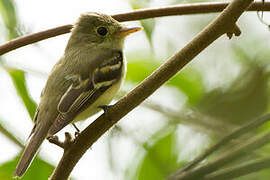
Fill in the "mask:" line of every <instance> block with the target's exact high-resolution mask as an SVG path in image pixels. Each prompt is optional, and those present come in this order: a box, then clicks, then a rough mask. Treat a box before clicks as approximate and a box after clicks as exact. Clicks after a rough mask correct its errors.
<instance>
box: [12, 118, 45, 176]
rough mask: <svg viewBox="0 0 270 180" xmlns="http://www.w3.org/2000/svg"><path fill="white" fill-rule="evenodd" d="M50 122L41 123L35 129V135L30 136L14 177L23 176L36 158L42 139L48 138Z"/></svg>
mask: <svg viewBox="0 0 270 180" xmlns="http://www.w3.org/2000/svg"><path fill="white" fill-rule="evenodd" d="M46 126H48V124H43V123H40V124H38V125H37V127H36V128H35V130H34V133H33V135H32V136H31V137H30V141H29V143H28V144H27V145H26V147H25V149H24V151H23V154H22V156H21V159H20V161H19V163H18V165H17V167H16V170H15V172H14V177H22V176H23V174H24V173H25V171H26V170H27V168H28V167H29V165H30V164H31V162H32V160H33V159H34V157H35V155H36V153H37V151H38V149H39V146H40V145H41V143H42V141H43V140H44V139H45V138H46V136H47V132H48V129H49V126H48V127H46Z"/></svg>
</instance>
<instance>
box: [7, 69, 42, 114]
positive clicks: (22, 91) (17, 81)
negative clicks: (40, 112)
mask: <svg viewBox="0 0 270 180" xmlns="http://www.w3.org/2000/svg"><path fill="white" fill-rule="evenodd" d="M6 70H7V71H8V73H9V75H10V77H11V78H12V81H13V84H14V86H15V88H16V92H17V94H18V95H19V96H20V97H21V99H22V101H23V103H24V105H25V107H26V109H27V111H28V114H29V115H30V117H31V119H33V118H34V115H35V111H36V107H37V105H36V103H35V102H34V100H33V99H32V98H31V97H30V95H29V93H28V90H27V87H26V81H25V73H24V72H23V71H22V70H18V69H13V68H6Z"/></svg>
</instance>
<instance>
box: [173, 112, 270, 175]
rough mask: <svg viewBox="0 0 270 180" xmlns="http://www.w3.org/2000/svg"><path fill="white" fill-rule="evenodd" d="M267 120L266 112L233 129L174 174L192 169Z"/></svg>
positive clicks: (268, 115)
mask: <svg viewBox="0 0 270 180" xmlns="http://www.w3.org/2000/svg"><path fill="white" fill-rule="evenodd" d="M269 120H270V113H269V114H266V115H264V116H261V117H259V118H256V119H254V120H252V121H251V122H249V123H247V124H245V125H243V126H242V127H240V128H238V129H236V130H235V131H233V132H232V133H230V134H229V135H227V136H225V137H224V138H223V139H221V140H220V141H219V142H218V143H217V144H215V145H214V146H212V147H210V148H209V149H207V150H206V151H205V153H203V154H202V155H201V156H199V157H197V158H196V159H194V160H193V161H192V162H191V163H189V164H188V165H187V166H186V167H184V168H182V169H180V171H178V172H177V173H175V175H177V174H181V173H183V172H184V171H188V170H190V169H192V168H193V167H195V166H196V165H198V164H199V163H200V162H202V161H203V160H204V159H206V157H208V156H209V155H211V154H212V153H213V152H215V151H217V150H219V149H220V148H221V147H222V146H224V145H226V144H228V143H229V142H230V141H232V140H233V139H236V138H238V137H240V136H241V135H243V134H245V133H247V132H250V131H252V130H253V129H255V128H257V127H259V126H261V125H263V124H264V123H266V122H268V121H269Z"/></svg>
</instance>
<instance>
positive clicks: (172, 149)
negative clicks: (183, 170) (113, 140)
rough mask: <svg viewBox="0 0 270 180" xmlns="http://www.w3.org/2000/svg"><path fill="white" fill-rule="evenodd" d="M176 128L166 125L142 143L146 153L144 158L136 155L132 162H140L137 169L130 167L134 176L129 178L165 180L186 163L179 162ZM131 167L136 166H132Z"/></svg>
mask: <svg viewBox="0 0 270 180" xmlns="http://www.w3.org/2000/svg"><path fill="white" fill-rule="evenodd" d="M175 130H176V128H175V127H174V128H171V127H170V126H165V127H164V128H162V129H161V130H159V131H158V132H156V133H155V134H154V135H153V136H152V137H151V138H149V139H148V141H147V142H145V143H144V144H143V145H142V147H143V149H144V150H145V154H144V156H143V157H142V159H138V158H137V156H136V157H134V158H135V159H134V160H133V161H132V164H136V162H137V161H139V164H138V165H137V167H136V169H135V170H134V169H128V172H129V173H128V176H132V177H128V178H127V179H133V180H144V179H155V180H159V179H160V180H163V179H165V178H166V177H168V176H169V175H170V174H171V173H172V172H174V171H175V170H176V169H178V168H180V167H182V166H183V165H184V164H185V162H181V163H179V162H178V153H179V149H177V148H176V144H175V143H176V141H177V138H176V131H175ZM130 168H134V167H133V166H130ZM134 171H135V172H134ZM130 172H133V174H132V173H130Z"/></svg>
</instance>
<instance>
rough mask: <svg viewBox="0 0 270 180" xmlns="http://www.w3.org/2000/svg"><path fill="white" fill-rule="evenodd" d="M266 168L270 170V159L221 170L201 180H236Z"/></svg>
mask: <svg viewBox="0 0 270 180" xmlns="http://www.w3.org/2000/svg"><path fill="white" fill-rule="evenodd" d="M265 168H270V158H265V159H261V160H256V161H252V162H248V163H245V164H242V165H238V166H235V167H232V168H227V169H224V170H220V171H218V172H216V173H213V174H210V175H207V176H205V177H204V178H201V180H216V179H218V180H227V179H234V178H237V177H240V176H245V175H247V174H250V173H254V172H257V171H260V170H263V169H265Z"/></svg>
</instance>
